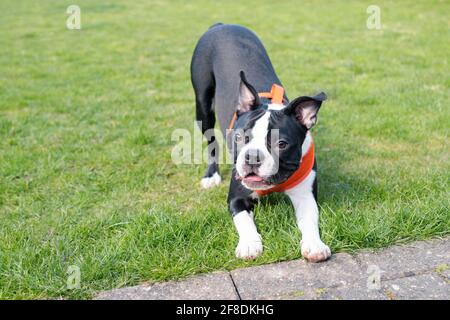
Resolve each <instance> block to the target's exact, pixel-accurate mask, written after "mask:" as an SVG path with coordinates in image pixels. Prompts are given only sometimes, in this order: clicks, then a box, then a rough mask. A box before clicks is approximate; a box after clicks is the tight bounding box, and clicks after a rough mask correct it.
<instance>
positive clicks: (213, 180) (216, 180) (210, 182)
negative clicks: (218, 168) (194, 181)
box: [200, 172, 222, 189]
mask: <svg viewBox="0 0 450 320" xmlns="http://www.w3.org/2000/svg"><path fill="white" fill-rule="evenodd" d="M221 181H222V179H221V178H220V175H219V174H218V173H217V172H215V173H214V174H213V175H212V176H211V177H204V178H202V180H201V181H200V185H201V186H202V188H203V189H211V188H214V187H216V186H218V185H219V184H220V182H221Z"/></svg>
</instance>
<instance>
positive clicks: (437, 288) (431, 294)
mask: <svg viewBox="0 0 450 320" xmlns="http://www.w3.org/2000/svg"><path fill="white" fill-rule="evenodd" d="M383 291H384V294H385V295H386V296H387V297H388V298H389V299H392V300H449V299H450V284H448V283H447V282H446V281H444V280H443V279H442V278H441V277H439V276H438V275H436V274H434V273H429V274H423V275H418V276H412V277H405V278H399V279H393V280H388V281H383Z"/></svg>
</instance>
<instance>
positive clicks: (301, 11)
mask: <svg viewBox="0 0 450 320" xmlns="http://www.w3.org/2000/svg"><path fill="white" fill-rule="evenodd" d="M70 4H73V1H70V2H64V1H56V0H54V1H31V0H29V1H23V0H16V1H1V2H0V28H1V30H2V31H1V33H0V298H7V299H17V298H58V297H64V298H90V297H92V296H93V295H95V293H96V292H98V291H100V290H106V289H111V288H116V287H121V286H126V285H133V284H137V283H141V282H146V281H149V282H152V281H162V280H168V279H178V278H183V277H186V276H189V275H192V274H195V273H203V272H210V271H213V270H229V269H234V268H238V267H243V266H249V265H257V264H264V263H269V262H275V261H281V260H288V259H296V258H299V257H300V252H299V251H300V250H299V241H300V233H299V231H298V229H297V227H296V224H295V220H294V215H293V209H292V208H291V206H290V204H289V202H288V201H287V200H286V199H285V198H284V197H283V196H281V195H272V196H269V197H267V198H264V199H263V201H262V202H261V204H260V205H259V206H258V207H257V208H256V210H255V211H256V222H257V225H258V227H259V230H260V232H261V234H262V236H263V239H264V247H265V251H264V254H263V255H262V256H261V257H260V258H258V259H256V260H255V261H251V262H246V261H240V260H238V259H236V258H235V257H234V248H235V245H236V244H237V240H238V238H237V234H236V232H235V230H234V226H233V224H232V220H231V219H230V217H229V215H228V212H227V206H226V196H227V188H228V186H227V184H228V180H229V174H230V167H229V166H222V168H221V169H222V173H223V174H224V180H225V181H224V182H223V183H222V185H221V186H220V187H219V188H217V189H214V190H210V191H206V192H205V191H202V190H201V189H200V184H199V181H200V178H201V176H202V174H203V172H204V170H205V165H204V164H203V165H183V166H176V165H174V164H173V163H172V161H171V151H172V148H173V146H174V145H175V142H173V141H172V140H171V135H172V132H173V130H175V129H177V128H186V129H188V130H189V131H190V132H194V128H195V127H194V122H193V121H194V95H193V91H192V88H191V83H190V75H189V63H190V58H191V54H192V51H193V48H194V46H195V44H196V41H197V40H198V38H199V37H200V36H201V34H202V33H203V32H204V31H205V30H206V29H207V28H208V27H209V26H210V25H211V24H213V23H216V22H219V21H221V22H225V23H238V24H243V25H245V26H247V27H250V28H251V29H253V30H254V31H255V32H256V33H257V34H258V35H259V36H260V37H261V38H262V40H263V42H264V44H265V46H266V48H267V50H268V52H269V55H270V57H271V59H272V61H273V64H274V66H275V69H276V71H277V73H278V75H279V77H280V78H281V80H282V82H283V84H284V86H285V88H286V90H287V93H288V95H289V97H290V98H294V97H296V96H298V95H305V94H312V93H316V92H317V91H319V90H323V91H325V92H326V93H327V94H328V96H329V100H327V101H326V103H324V104H323V106H322V108H321V111H320V113H319V123H318V125H317V126H316V127H315V128H314V129H313V135H314V138H315V142H316V147H317V159H318V164H319V168H320V171H319V175H318V178H319V203H320V207H321V233H322V237H323V240H324V242H326V243H327V244H329V245H330V247H331V248H332V251H333V252H342V251H346V252H352V251H354V250H357V249H360V248H381V247H385V246H388V245H391V244H394V243H403V242H408V241H412V240H415V239H426V238H430V237H438V236H443V235H445V234H449V233H450V206H449V178H450V174H449V172H450V166H449V143H448V129H449V126H450V111H449V102H450V99H449V86H450V78H449V75H450V68H449V61H448V58H449V52H450V44H449V43H450V42H449V39H450V37H449V36H450V32H449V22H448V17H449V14H450V4H449V2H448V1H395V3H394V2H392V1H376V4H377V5H379V6H380V8H381V22H382V30H368V29H367V27H366V20H367V18H368V14H367V13H366V8H367V6H368V5H370V4H372V2H365V1H302V2H298V1H282V2H276V3H275V2H274V1H264V2H262V1H246V2H245V3H244V2H242V1H226V2H225V1H223V2H218V1H144V0H140V1H125V0H120V1H103V0H102V1H87V0H77V1H76V3H75V4H77V5H79V6H80V8H81V27H82V29H81V30H79V31H77V30H68V29H67V28H66V19H67V17H68V15H67V14H66V8H67V6H68V5H70ZM195 130H197V129H196V128H195ZM71 266H76V267H79V268H80V272H81V283H80V288H79V289H76V288H75V289H70V288H68V287H67V279H68V276H69V275H70V271H69V273H68V270H70V268H69V267H71Z"/></svg>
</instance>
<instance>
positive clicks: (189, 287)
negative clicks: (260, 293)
mask: <svg viewBox="0 0 450 320" xmlns="http://www.w3.org/2000/svg"><path fill="white" fill-rule="evenodd" d="M95 299H98V300H178V299H186V300H213V299H218V300H236V299H238V296H237V293H236V290H235V288H234V285H233V281H232V280H231V278H230V274H229V273H228V272H214V273H210V274H205V275H200V276H195V277H191V278H188V279H186V280H182V281H169V282H161V283H154V284H150V285H139V286H134V287H129V288H121V289H114V290H111V291H106V292H102V293H100V294H99V295H98V296H97V297H96V298H95Z"/></svg>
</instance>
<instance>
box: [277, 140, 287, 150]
mask: <svg viewBox="0 0 450 320" xmlns="http://www.w3.org/2000/svg"><path fill="white" fill-rule="evenodd" d="M287 145H288V144H287V142H286V141H278V149H280V150H283V149H286V147H287Z"/></svg>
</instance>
